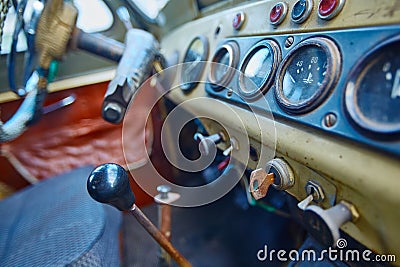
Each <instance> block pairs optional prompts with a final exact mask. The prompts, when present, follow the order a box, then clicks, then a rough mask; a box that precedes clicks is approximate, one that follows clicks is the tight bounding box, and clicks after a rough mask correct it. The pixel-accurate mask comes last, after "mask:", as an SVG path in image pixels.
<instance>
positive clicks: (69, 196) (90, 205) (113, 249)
mask: <svg viewBox="0 0 400 267" xmlns="http://www.w3.org/2000/svg"><path fill="white" fill-rule="evenodd" d="M92 170H93V167H90V166H88V167H82V168H79V169H75V170H73V171H71V172H69V173H66V174H62V175H60V176H57V177H54V178H51V179H48V180H45V181H42V182H40V183H39V184H37V185H34V186H31V187H29V188H27V189H24V190H22V191H20V192H18V193H16V194H14V195H12V196H11V197H9V198H7V199H5V200H2V201H1V202H0V217H1V219H0V266H66V265H74V266H83V265H84V266H116V265H119V251H118V229H119V225H120V222H121V215H120V212H118V211H117V210H115V209H113V208H111V207H108V206H105V205H103V204H100V203H97V202H95V201H94V200H92V199H91V198H90V196H89V194H88V193H87V190H86V179H87V177H88V175H89V174H90V172H91V171H92Z"/></svg>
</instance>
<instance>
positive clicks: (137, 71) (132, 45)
mask: <svg viewBox="0 0 400 267" xmlns="http://www.w3.org/2000/svg"><path fill="white" fill-rule="evenodd" d="M125 45H126V46H125V49H124V53H123V55H122V58H121V60H120V62H119V64H118V68H117V72H116V75H115V77H114V79H113V80H112V81H111V82H110V83H109V85H108V88H107V92H106V94H105V97H104V101H103V106H102V116H103V118H104V119H105V120H106V121H108V122H111V123H116V124H117V123H120V122H121V121H122V119H123V118H124V115H125V112H126V109H127V107H128V104H129V102H130V100H131V99H132V97H133V95H134V94H135V93H136V91H137V90H138V89H139V87H140V86H141V85H142V83H143V82H144V81H145V80H146V79H147V78H148V77H149V76H150V74H151V72H152V69H153V62H154V61H155V59H156V57H157V55H158V54H159V53H158V51H159V43H158V41H157V40H156V39H155V38H154V36H153V35H152V34H151V33H149V32H146V31H143V30H139V29H131V30H129V31H128V32H127V34H126V38H125Z"/></svg>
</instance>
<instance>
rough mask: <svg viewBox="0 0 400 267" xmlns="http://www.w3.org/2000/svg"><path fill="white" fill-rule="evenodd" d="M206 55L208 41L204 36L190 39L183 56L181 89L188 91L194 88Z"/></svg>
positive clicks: (201, 71) (202, 68)
mask: <svg viewBox="0 0 400 267" xmlns="http://www.w3.org/2000/svg"><path fill="white" fill-rule="evenodd" d="M207 56H208V41H207V39H206V38H205V37H204V36H197V37H196V38H194V39H193V40H192V42H191V43H190V45H189V48H188V49H187V50H186V53H185V56H184V58H183V62H182V63H183V64H182V72H181V89H182V90H183V91H190V90H192V89H193V88H195V87H196V86H197V84H198V82H199V80H200V78H201V75H202V73H203V70H204V66H205V60H206V59H207Z"/></svg>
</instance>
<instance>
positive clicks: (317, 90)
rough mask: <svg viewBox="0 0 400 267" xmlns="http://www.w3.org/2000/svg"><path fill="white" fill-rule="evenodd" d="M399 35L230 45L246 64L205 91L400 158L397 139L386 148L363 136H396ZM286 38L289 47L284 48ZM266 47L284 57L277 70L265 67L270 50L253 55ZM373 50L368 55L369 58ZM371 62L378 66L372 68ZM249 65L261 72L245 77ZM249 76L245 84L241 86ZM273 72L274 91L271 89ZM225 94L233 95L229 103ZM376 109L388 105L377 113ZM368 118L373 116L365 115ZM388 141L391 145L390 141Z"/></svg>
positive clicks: (363, 32) (391, 30) (344, 33)
mask: <svg viewBox="0 0 400 267" xmlns="http://www.w3.org/2000/svg"><path fill="white" fill-rule="evenodd" d="M399 34H400V28H399V27H396V26H386V27H371V28H363V29H351V30H341V31H328V32H319V33H318V34H317V35H316V34H313V33H300V34H293V35H289V36H288V35H286V34H285V35H274V36H260V37H239V38H234V39H230V38H227V39H226V40H223V41H222V43H223V44H225V43H230V42H233V41H234V42H235V43H237V45H238V46H239V49H238V51H240V52H239V53H238V58H239V59H238V60H239V61H241V62H243V63H241V68H240V70H241V71H240V73H241V74H239V75H238V74H236V73H235V74H234V76H233V77H232V78H231V79H229V80H226V81H225V82H226V83H225V85H224V86H222V87H219V88H218V90H215V88H214V87H212V86H210V85H209V84H207V85H206V91H207V92H208V93H209V94H210V95H212V96H215V97H218V98H220V99H223V100H226V101H229V102H230V103H233V104H235V103H236V104H238V105H240V106H243V105H244V106H246V105H249V106H250V107H251V108H252V109H254V110H259V111H260V112H261V111H265V110H266V109H267V107H265V105H264V104H263V103H265V102H263V101H265V100H266V101H267V102H268V106H269V107H268V108H270V109H271V111H272V113H273V115H274V116H276V117H282V118H285V119H289V120H292V121H295V122H298V123H300V124H303V125H307V126H312V127H314V128H318V129H320V130H323V131H325V132H329V133H331V134H334V135H337V136H342V137H345V138H348V139H351V140H353V141H355V142H357V143H362V144H364V145H368V146H372V147H374V148H376V149H379V150H383V151H386V152H390V153H393V154H395V155H397V156H400V140H399V138H397V139H396V137H395V138H394V140H392V142H390V143H388V142H386V141H385V138H387V137H389V136H388V135H386V137H385V136H384V137H383V139H380V138H379V137H376V136H374V137H371V136H370V135H369V134H368V131H369V132H371V131H372V132H380V133H391V134H397V133H398V126H399V121H398V118H399V117H400V110H399V109H398V108H396V107H398V106H399V105H398V101H399V99H400V97H399V94H400V93H399V90H400V89H398V88H399V79H400V78H399V77H400V76H399V75H400V71H398V64H399V62H398V61H399V56H398V54H396V52H395V51H398V50H396V49H398V48H396V47H398V45H399V43H398V41H397V40H398V39H399V37H398V36H399ZM289 37H290V38H293V40H294V42H293V44H292V45H291V46H290V47H285V45H286V44H287V39H288V38H289ZM265 40H268V43H269V44H271V43H272V44H276V45H274V47H275V48H274V49H275V51H282V58H283V59H282V61H281V62H279V60H272V58H274V57H273V56H271V58H270V59H269V61H266V60H267V59H268V57H267V56H266V53H265V52H266V51H267V49H259V48H258V47H259V44H260V43H263V42H264V44H265ZM371 40H373V41H371ZM382 43H384V44H382ZM257 48H258V50H257ZM370 50H373V52H371V53H369V51H370ZM268 51H269V54H271V55H272V54H273V53H274V52H271V51H273V49H271V48H268ZM275 54H278V53H277V52H275ZM367 54H368V56H367V57H366V58H365V59H362V58H363V57H364V55H367ZM278 57H279V56H276V58H278ZM372 58H374V59H375V60H372V61H371V59H372ZM389 59H390V60H389ZM388 60H389V61H388ZM249 63H250V66H251V67H252V68H253V69H257V67H260V68H262V69H263V71H262V72H259V73H256V74H254V73H252V74H251V75H253V76H250V68H249V69H246V68H247V67H248V66H249ZM252 64H254V65H252ZM257 64H260V66H258V65H257ZM385 64H386V65H385ZM261 66H263V67H261ZM211 71H212V70H211ZM246 71H247V73H248V74H247V76H249V77H250V78H248V79H247V83H244V82H243V77H246ZM252 71H253V72H254V70H252ZM275 71H276V77H275V79H274V80H275V83H268V79H269V78H271V77H273V74H274V72H275ZM350 73H353V74H350ZM372 73H375V76H374V75H371V74H372ZM364 74H365V75H364ZM260 76H264V78H260ZM354 77H357V78H356V79H355V78H354ZM267 78H268V79H267ZM388 78H390V79H389V80H388ZM271 79H272V78H271ZM348 80H349V81H348ZM371 83H373V84H376V86H373V87H370V88H374V89H370V91H367V92H366V91H365V90H364V91H363V90H359V88H360V87H362V86H363V84H368V85H369V84H371ZM353 85H354V86H353ZM378 85H379V86H378ZM346 87H347V89H346ZM227 90H230V91H233V92H234V94H232V95H230V94H229V95H228V94H227V93H226V91H227ZM371 90H372V91H371ZM360 92H361V93H360ZM257 93H258V94H257ZM249 96H253V97H249ZM261 98H264V99H263V100H261ZM374 99H375V100H374ZM378 99H379V101H377V100H378ZM382 101H383V102H382ZM374 103H375V104H374ZM377 103H385V105H384V106H380V105H379V106H378V104H377ZM371 111H374V112H373V113H374V115H372V114H370V113H368V112H371ZM362 112H364V113H365V114H364V113H362ZM327 116H334V122H333V123H330V124H327V123H325V117H327ZM372 116H375V117H372ZM380 121H381V123H380ZM365 130H366V131H365ZM390 138H391V139H393V138H392V136H390Z"/></svg>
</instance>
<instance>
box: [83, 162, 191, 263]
mask: <svg viewBox="0 0 400 267" xmlns="http://www.w3.org/2000/svg"><path fill="white" fill-rule="evenodd" d="M87 190H88V192H89V195H90V196H91V197H92V198H93V199H94V200H96V201H98V202H101V203H105V204H109V205H111V206H114V207H115V208H117V209H119V210H121V211H130V213H131V214H132V215H133V216H134V217H135V218H136V219H137V220H138V222H139V223H140V224H141V225H142V226H143V227H144V228H145V229H146V231H147V232H148V233H149V234H150V235H151V236H152V237H153V238H154V239H155V240H156V241H157V243H159V244H160V246H161V247H162V248H163V249H164V250H165V251H167V252H168V254H170V255H171V257H172V258H173V259H174V260H175V261H176V262H177V263H178V264H179V265H180V266H191V264H190V263H189V262H188V260H187V259H185V258H184V257H183V256H182V255H181V254H180V253H179V252H178V251H177V250H176V248H175V247H174V246H173V245H172V244H171V242H169V241H168V239H167V238H166V237H165V236H164V235H163V234H162V233H161V232H160V231H159V230H158V229H157V227H155V226H154V224H153V223H152V222H151V221H150V220H149V219H148V218H147V217H146V215H144V213H143V212H142V211H141V210H140V209H139V208H138V207H137V206H136V205H135V195H134V194H133V192H132V190H131V188H130V185H129V177H128V174H127V173H126V171H125V170H124V168H122V167H121V166H120V165H118V164H114V163H107V164H103V165H100V166H98V167H97V168H95V169H94V170H93V171H92V173H91V174H90V176H89V178H88V181H87Z"/></svg>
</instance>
